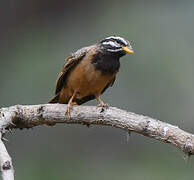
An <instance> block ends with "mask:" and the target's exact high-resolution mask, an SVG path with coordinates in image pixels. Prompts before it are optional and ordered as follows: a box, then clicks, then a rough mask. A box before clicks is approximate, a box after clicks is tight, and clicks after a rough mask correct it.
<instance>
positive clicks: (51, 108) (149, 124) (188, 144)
mask: <svg viewBox="0 0 194 180" xmlns="http://www.w3.org/2000/svg"><path fill="white" fill-rule="evenodd" d="M66 107H67V106H66V105H63V104H42V105H16V106H11V107H7V108H1V109H0V130H1V131H0V135H1V136H2V134H4V132H5V130H8V129H13V128H20V129H23V128H32V127H34V126H39V125H44V124H46V125H50V126H54V125H55V124H56V123H67V124H83V125H87V126H89V125H102V126H113V127H116V128H120V129H123V130H125V131H127V132H128V133H130V132H132V131H133V132H136V133H139V134H142V135H144V136H147V137H150V138H154V139H156V140H159V141H162V142H165V143H171V144H172V145H174V146H176V147H178V148H179V149H181V150H182V151H183V152H184V153H186V154H187V155H193V154H194V135H193V134H190V133H188V132H185V131H183V130H181V129H180V128H178V127H177V126H173V125H171V124H168V123H165V122H162V121H159V120H156V119H153V118H150V117H147V116H143V115H138V114H135V113H132V112H127V111H124V110H121V109H118V108H115V107H109V108H98V107H95V106H74V107H73V110H72V111H71V119H69V118H68V116H66V115H65V111H66ZM0 165H1V170H2V175H3V176H5V175H6V176H7V177H10V178H4V179H6V180H13V166H12V162H11V158H10V156H9V154H8V153H7V151H6V148H5V146H4V144H3V142H2V141H0ZM10 174H11V175H10Z"/></svg>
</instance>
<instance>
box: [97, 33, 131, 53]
mask: <svg viewBox="0 0 194 180" xmlns="http://www.w3.org/2000/svg"><path fill="white" fill-rule="evenodd" d="M100 46H101V48H102V49H103V50H104V51H105V52H109V53H111V54H118V55H120V56H123V55H125V54H126V53H130V54H133V48H132V46H131V44H130V43H129V41H127V40H125V39H123V38H122V37H118V36H110V37H107V38H105V39H103V40H102V41H100Z"/></svg>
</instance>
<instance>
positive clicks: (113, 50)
mask: <svg viewBox="0 0 194 180" xmlns="http://www.w3.org/2000/svg"><path fill="white" fill-rule="evenodd" d="M107 51H110V52H118V51H122V48H119V49H107Z"/></svg>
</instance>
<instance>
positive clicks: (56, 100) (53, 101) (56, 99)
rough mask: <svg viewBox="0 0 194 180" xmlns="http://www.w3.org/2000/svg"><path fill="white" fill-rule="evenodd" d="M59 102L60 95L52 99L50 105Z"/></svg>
mask: <svg viewBox="0 0 194 180" xmlns="http://www.w3.org/2000/svg"><path fill="white" fill-rule="evenodd" d="M58 101H59V94H56V95H55V96H54V97H52V99H50V100H49V102H48V103H58Z"/></svg>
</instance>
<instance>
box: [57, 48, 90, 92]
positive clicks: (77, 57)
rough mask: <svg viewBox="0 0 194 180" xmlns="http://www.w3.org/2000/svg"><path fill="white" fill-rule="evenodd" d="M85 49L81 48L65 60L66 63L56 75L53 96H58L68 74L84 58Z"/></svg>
mask: <svg viewBox="0 0 194 180" xmlns="http://www.w3.org/2000/svg"><path fill="white" fill-rule="evenodd" d="M86 52H87V48H82V49H80V50H78V51H77V52H76V53H74V54H72V55H71V56H68V57H67V58H66V63H65V65H64V66H63V69H62V71H61V72H60V73H59V75H58V79H57V82H56V89H55V94H58V93H59V92H60V91H61V89H62V88H63V86H64V85H65V83H66V80H67V77H68V74H69V72H70V71H71V70H72V69H73V68H74V67H75V66H76V65H77V64H78V63H79V62H80V61H81V60H82V59H83V58H84V57H85V55H86Z"/></svg>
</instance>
